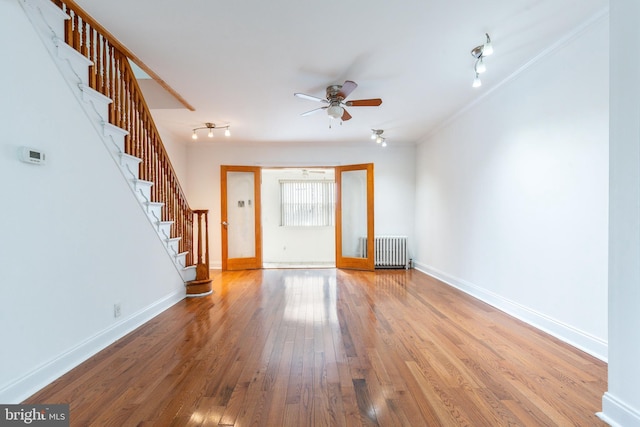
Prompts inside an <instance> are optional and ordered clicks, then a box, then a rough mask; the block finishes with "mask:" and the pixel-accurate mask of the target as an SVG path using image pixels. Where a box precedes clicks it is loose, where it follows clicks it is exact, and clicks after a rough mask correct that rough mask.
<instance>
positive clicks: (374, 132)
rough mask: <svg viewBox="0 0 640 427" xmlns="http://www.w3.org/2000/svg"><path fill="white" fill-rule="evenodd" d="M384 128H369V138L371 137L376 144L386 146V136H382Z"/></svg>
mask: <svg viewBox="0 0 640 427" xmlns="http://www.w3.org/2000/svg"><path fill="white" fill-rule="evenodd" d="M383 132H384V130H382V129H371V139H373V140H374V141H375V142H376V144H381V145H382V146H383V147H386V146H387V142H386V138H384V137H383V136H382V133H383Z"/></svg>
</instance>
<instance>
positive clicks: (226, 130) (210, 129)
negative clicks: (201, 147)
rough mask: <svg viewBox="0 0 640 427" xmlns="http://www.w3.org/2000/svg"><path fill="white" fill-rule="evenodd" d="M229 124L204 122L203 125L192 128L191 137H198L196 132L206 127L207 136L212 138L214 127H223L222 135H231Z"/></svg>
mask: <svg viewBox="0 0 640 427" xmlns="http://www.w3.org/2000/svg"><path fill="white" fill-rule="evenodd" d="M230 126H231V125H224V126H217V125H216V124H215V123H205V124H204V126H201V127H199V128H194V129H193V134H192V135H191V138H192V139H198V132H197V131H199V130H201V129H207V136H208V137H209V138H213V131H214V130H215V129H224V136H231V131H230V130H229V127H230Z"/></svg>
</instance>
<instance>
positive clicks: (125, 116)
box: [52, 0, 209, 278]
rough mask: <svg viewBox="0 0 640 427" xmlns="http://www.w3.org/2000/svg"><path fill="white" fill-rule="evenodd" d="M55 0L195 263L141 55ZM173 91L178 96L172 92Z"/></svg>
mask: <svg viewBox="0 0 640 427" xmlns="http://www.w3.org/2000/svg"><path fill="white" fill-rule="evenodd" d="M52 1H53V3H55V4H56V5H57V6H59V7H60V8H61V9H62V10H63V11H64V12H65V13H66V14H67V15H69V16H70V19H68V20H67V21H66V24H65V25H66V28H65V39H66V40H65V41H66V42H67V43H68V44H69V45H70V46H72V47H73V48H75V49H76V50H77V51H78V52H80V53H81V54H82V55H84V56H85V57H87V58H88V59H89V60H91V61H92V63H93V65H92V66H90V67H89V85H90V86H91V88H92V89H95V90H96V91H98V92H100V93H102V94H103V95H105V96H107V97H108V98H110V99H111V100H112V101H113V102H112V103H111V104H110V106H109V122H110V123H111V124H113V125H115V126H118V127H120V128H122V129H125V130H126V131H128V132H129V134H128V135H127V136H126V137H125V152H126V153H127V154H130V155H132V156H135V157H138V158H140V159H142V162H141V163H140V170H139V172H140V174H139V176H140V179H143V180H145V181H151V182H153V183H154V185H153V186H152V187H151V200H152V201H154V202H162V203H164V206H163V208H162V218H163V220H165V219H166V220H169V221H173V226H172V233H171V234H172V236H176V235H177V236H180V237H181V240H180V242H179V251H180V252H181V253H182V252H187V256H186V265H187V266H189V265H193V264H194V262H193V261H194V260H193V252H194V251H193V249H194V248H193V228H194V214H195V212H194V211H193V210H192V209H191V208H190V207H189V204H188V203H187V199H186V197H185V195H184V192H183V191H182V188H181V187H180V183H179V182H178V179H177V175H176V173H175V170H174V169H173V166H172V165H171V161H170V160H169V156H168V154H167V152H166V150H165V148H164V145H163V143H162V140H161V138H160V134H159V132H158V130H157V128H156V125H155V123H154V120H153V118H152V117H151V113H150V110H149V107H148V106H147V103H146V101H145V99H144V97H143V95H142V91H141V90H140V87H139V85H138V82H137V79H136V77H135V76H134V73H133V70H132V68H131V65H130V63H129V60H130V59H131V60H135V61H138V60H137V58H136V57H135V56H134V55H133V54H132V53H131V52H130V51H129V50H128V49H127V48H126V47H124V46H123V45H122V44H121V43H120V42H119V41H118V40H117V39H116V38H115V37H113V36H112V35H111V34H110V33H109V32H108V31H107V30H106V29H105V28H104V27H102V26H101V25H100V24H99V23H98V22H96V21H95V20H94V19H93V18H91V16H89V15H88V14H87V13H86V12H85V11H84V10H83V9H82V8H80V7H79V6H78V5H77V4H76V3H75V2H74V1H73V0H52ZM160 82H161V83H164V82H162V81H161V80H160ZM165 88H166V86H165ZM174 95H177V94H175V92H174ZM177 97H178V99H179V100H180V101H181V102H182V103H183V104H184V105H185V106H186V107H187V108H190V109H193V108H192V107H190V106H189V105H188V104H187V103H186V101H184V100H182V98H180V97H179V95H177ZM197 212H198V218H199V222H200V217H201V216H202V215H204V216H205V223H206V215H207V211H197ZM200 242H201V239H198V249H199V253H198V254H197V256H198V260H199V262H201V263H203V262H202V251H203V250H204V252H206V257H205V259H206V267H207V271H206V274H207V278H208V274H209V272H208V266H209V257H208V255H209V254H208V236H207V238H206V239H205V242H206V247H205V248H204V249H202V245H201V243H200ZM203 265H204V263H203ZM196 269H198V267H197V266H196ZM200 270H203V267H200Z"/></svg>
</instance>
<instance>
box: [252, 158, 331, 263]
mask: <svg viewBox="0 0 640 427" xmlns="http://www.w3.org/2000/svg"><path fill="white" fill-rule="evenodd" d="M327 184H331V185H332V186H335V170H334V168H333V167H327V168H320V167H309V168H302V167H301V168H292V167H286V168H263V169H262V183H261V192H262V239H263V240H262V241H263V244H262V250H263V252H262V255H263V267H264V268H332V267H335V266H336V254H335V222H334V218H335V204H332V205H330V206H328V205H326V203H327V200H326V199H327V197H329V196H331V197H332V198H333V195H334V194H335V193H328V192H327V189H326V185H327ZM283 191H284V192H286V193H288V199H287V198H286V197H285V198H283ZM295 199H297V202H298V203H299V204H304V205H305V206H304V207H303V208H298V209H297V210H296V209H293V208H289V211H290V215H289V217H287V215H286V214H285V213H283V209H287V207H284V206H283V204H287V201H288V200H295ZM329 208H330V209H331V212H329V213H330V215H329V216H328V215H327V209H329ZM291 216H294V217H296V218H295V220H292V218H291Z"/></svg>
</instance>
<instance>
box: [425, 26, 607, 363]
mask: <svg viewBox="0 0 640 427" xmlns="http://www.w3.org/2000/svg"><path fill="white" fill-rule="evenodd" d="M585 52H588V54H585ZM496 54H497V55H499V53H496ZM487 89H489V88H487V87H482V88H480V90H485V91H486V90H487ZM469 90H473V89H472V88H469ZM417 164H418V166H417V195H416V227H415V229H416V235H417V236H418V239H417V247H416V260H417V264H418V267H419V268H421V269H423V270H424V271H426V272H429V273H431V274H433V275H435V276H437V277H439V278H441V279H443V280H445V281H447V282H449V283H451V284H453V285H455V286H458V287H460V288H462V289H464V290H466V291H468V292H470V293H472V294H474V295H476V296H477V297H479V298H481V299H484V300H485V301H488V302H490V303H492V304H494V305H497V306H499V307H501V308H502V309H504V310H506V311H508V312H510V313H512V314H514V315H516V316H518V317H521V318H523V319H525V320H527V321H529V322H530V323H533V324H535V325H537V326H538V327H540V328H542V329H544V330H547V331H549V332H551V333H553V334H555V335H558V336H560V337H562V338H563V339H565V340H567V341H569V342H571V343H573V344H574V345H576V346H578V347H580V348H583V349H585V350H587V351H589V352H591V353H593V354H595V355H597V356H598V357H601V358H603V359H606V357H607V354H606V342H607V238H608V236H607V221H608V217H607V197H608V22H607V17H606V16H605V17H604V18H600V19H598V20H597V21H596V22H595V23H593V24H591V25H589V26H587V27H586V28H583V29H582V31H581V32H579V33H577V34H574V37H571V38H569V39H568V40H566V43H563V44H562V45H560V46H558V47H557V48H556V49H552V50H551V51H550V52H549V53H548V54H547V55H544V56H543V57H541V58H539V60H538V61H536V62H535V63H533V64H531V65H530V66H529V67H528V68H526V69H524V70H522V72H521V73H519V74H517V75H516V76H515V77H514V78H512V79H511V80H509V81H507V82H505V83H504V84H503V85H502V86H501V87H499V88H497V90H495V91H493V92H492V93H489V94H487V96H486V97H484V98H483V99H481V101H480V102H478V103H476V104H475V105H473V106H471V107H470V108H468V109H467V110H466V111H464V112H462V113H461V114H459V115H458V116H457V117H455V118H454V119H453V120H451V121H450V122H449V123H448V124H447V125H446V126H444V127H443V128H442V129H440V130H439V131H438V132H437V133H436V134H434V135H433V136H431V137H430V138H429V139H427V140H425V141H423V142H422V143H421V144H420V146H419V148H418V154H417Z"/></svg>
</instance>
